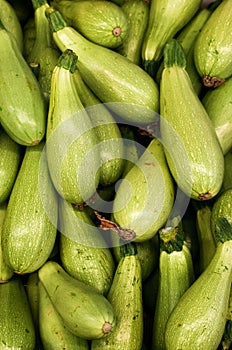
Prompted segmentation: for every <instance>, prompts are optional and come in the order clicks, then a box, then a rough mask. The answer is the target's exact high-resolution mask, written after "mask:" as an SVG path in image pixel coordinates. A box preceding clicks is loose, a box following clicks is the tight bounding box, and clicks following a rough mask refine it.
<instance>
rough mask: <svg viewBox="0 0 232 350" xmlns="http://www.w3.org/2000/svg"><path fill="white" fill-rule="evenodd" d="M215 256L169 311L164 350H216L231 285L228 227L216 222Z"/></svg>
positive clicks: (231, 244) (231, 230) (231, 241)
mask: <svg viewBox="0 0 232 350" xmlns="http://www.w3.org/2000/svg"><path fill="white" fill-rule="evenodd" d="M216 231H217V232H216V240H217V248H216V252H215V254H214V256H213V258H212V260H211V262H210V264H209V265H208V266H207V268H206V269H205V270H204V272H203V273H202V274H201V275H200V276H199V277H198V278H197V279H196V280H195V282H194V283H193V284H192V285H191V286H190V287H189V288H188V289H187V291H186V292H185V293H184V295H183V296H182V297H181V299H180V300H179V302H178V303H177V305H176V306H175V308H174V309H173V311H172V313H171V315H170V317H169V319H168V322H167V327H166V331H165V343H166V349H167V350H179V349H189V350H195V349H199V350H203V349H211V350H216V349H217V348H218V346H219V344H220V341H221V338H222V335H223V332H224V328H225V324H226V317H227V311H228V303H229V297H230V289H231V282H232V260H231V254H232V226H231V225H230V224H229V223H228V221H227V220H226V219H224V218H220V219H219V220H218V222H217V230H216Z"/></svg>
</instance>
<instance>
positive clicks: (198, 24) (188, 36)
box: [156, 8, 212, 95]
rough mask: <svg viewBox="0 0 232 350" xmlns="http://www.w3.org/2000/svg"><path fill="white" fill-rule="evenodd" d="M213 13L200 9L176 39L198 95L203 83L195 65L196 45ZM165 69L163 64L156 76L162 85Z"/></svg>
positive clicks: (206, 9) (209, 10)
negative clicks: (183, 54)
mask: <svg viewBox="0 0 232 350" xmlns="http://www.w3.org/2000/svg"><path fill="white" fill-rule="evenodd" d="M211 11H212V9H209V8H202V9H199V10H198V11H197V12H196V14H195V15H194V16H193V18H192V19H191V20H190V21H189V22H188V23H187V24H186V25H185V26H184V27H183V28H182V30H181V31H180V33H179V34H178V35H177V37H176V39H177V41H178V42H179V43H180V45H181V46H182V48H183V51H184V53H185V57H186V71H187V73H188V75H189V77H190V80H191V82H192V85H193V88H194V90H195V91H196V93H197V95H200V92H201V91H202V81H201V77H200V76H199V74H198V72H197V70H196V67H195V63H194V54H193V52H194V43H195V41H196V38H197V36H198V35H199V33H200V31H201V29H202V27H203V26H204V24H205V23H206V21H207V20H208V18H209V16H210V15H211ZM163 68H164V64H163V62H162V64H160V67H159V70H158V72H157V75H156V81H157V82H158V83H160V80H161V75H162V70H163Z"/></svg>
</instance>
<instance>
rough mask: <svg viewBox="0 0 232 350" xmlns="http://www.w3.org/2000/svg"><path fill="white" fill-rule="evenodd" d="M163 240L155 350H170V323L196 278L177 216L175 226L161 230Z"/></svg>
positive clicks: (172, 223) (156, 312)
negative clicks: (166, 336) (166, 344)
mask: <svg viewBox="0 0 232 350" xmlns="http://www.w3.org/2000/svg"><path fill="white" fill-rule="evenodd" d="M178 221H179V222H178ZM159 238H160V256H159V281H158V294H157V298H156V306H155V312H154V321H153V332H152V346H151V349H152V350H163V349H165V350H166V347H165V338H164V334H165V330H166V323H167V320H168V318H169V316H170V314H171V312H172V310H173V309H174V307H175V306H176V304H177V303H178V301H179V300H180V298H181V297H182V295H183V294H184V293H185V292H186V290H187V289H188V288H189V287H190V285H191V284H192V283H193V281H194V279H195V276H194V269H193V261H192V256H191V253H190V250H189V249H188V247H187V245H186V243H185V242H184V233H183V229H182V223H181V221H180V220H179V219H178V218H177V217H176V218H174V219H173V220H172V222H171V226H168V227H166V228H163V229H161V230H160V231H159Z"/></svg>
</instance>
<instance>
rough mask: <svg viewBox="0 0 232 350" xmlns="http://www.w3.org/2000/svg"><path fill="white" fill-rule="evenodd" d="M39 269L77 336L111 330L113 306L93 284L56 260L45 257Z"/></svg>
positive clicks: (98, 335) (99, 334)
mask: <svg viewBox="0 0 232 350" xmlns="http://www.w3.org/2000/svg"><path fill="white" fill-rule="evenodd" d="M38 273H39V280H40V281H41V282H42V284H43V286H44V287H45V289H46V291H47V293H48V295H49V297H50V299H51V301H52V303H53V305H54V306H55V309H56V310H57V312H58V313H59V314H60V316H61V317H62V319H63V322H64V324H65V325H66V326H67V327H68V328H69V329H70V330H71V332H73V333H74V334H75V335H76V336H79V337H81V338H84V339H97V338H101V337H104V336H106V335H107V334H109V333H110V332H112V331H113V329H114V326H115V323H116V315H115V312H114V310H113V307H112V305H111V303H110V302H109V301H108V300H107V299H106V298H105V297H104V296H103V295H102V294H100V293H99V292H98V291H97V290H96V289H95V288H93V287H90V286H88V285H87V284H85V283H83V282H80V281H78V280H77V279H75V278H73V277H71V276H70V275H69V274H68V273H67V272H65V271H64V269H63V268H62V267H61V266H60V265H59V264H58V263H56V262H55V261H47V262H46V263H45V264H44V265H43V266H42V268H40V270H39V272H38Z"/></svg>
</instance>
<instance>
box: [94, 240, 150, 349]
mask: <svg viewBox="0 0 232 350" xmlns="http://www.w3.org/2000/svg"><path fill="white" fill-rule="evenodd" d="M121 249H122V258H121V260H120V262H119V264H118V266H117V270H116V272H115V275H114V280H113V283H112V285H111V288H110V290H109V293H108V296H107V299H108V300H109V301H110V303H111V304H112V306H113V309H114V311H115V314H116V316H117V324H116V326H115V328H114V331H113V332H112V333H111V334H109V335H108V336H107V337H105V338H102V339H98V340H93V341H92V342H91V350H98V349H105V350H119V349H120V350H140V349H141V347H142V342H143V304H142V275H141V266H140V262H139V258H138V256H137V254H136V249H135V246H133V243H129V244H126V245H125V244H124V243H123V245H122V246H121Z"/></svg>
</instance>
